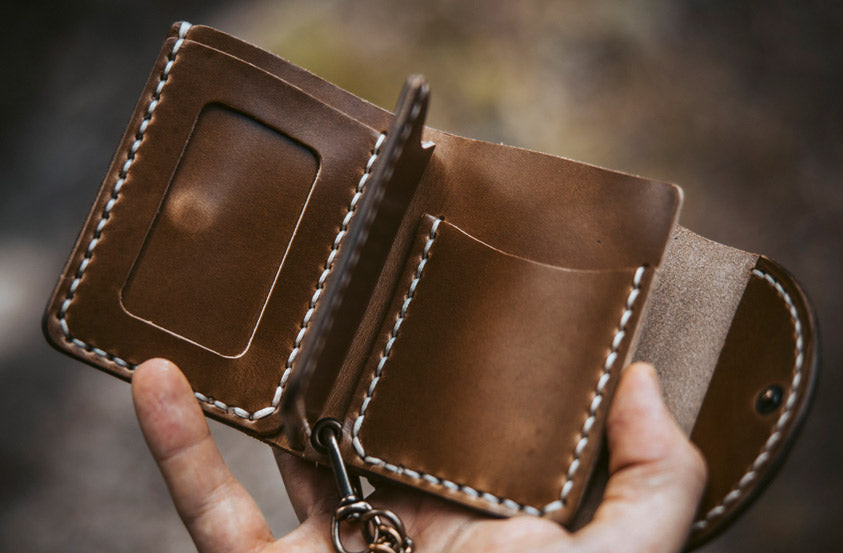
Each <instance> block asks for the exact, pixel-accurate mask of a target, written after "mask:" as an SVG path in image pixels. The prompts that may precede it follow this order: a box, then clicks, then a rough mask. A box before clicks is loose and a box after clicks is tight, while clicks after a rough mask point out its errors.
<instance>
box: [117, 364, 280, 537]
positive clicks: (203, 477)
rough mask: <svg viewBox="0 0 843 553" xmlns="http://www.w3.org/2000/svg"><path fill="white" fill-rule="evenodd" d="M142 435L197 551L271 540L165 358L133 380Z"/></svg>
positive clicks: (184, 383) (140, 369) (140, 368)
mask: <svg viewBox="0 0 843 553" xmlns="http://www.w3.org/2000/svg"><path fill="white" fill-rule="evenodd" d="M132 398H133V400H134V403H135V412H136V413H137V417H138V422H139V423H140V427H141V431H142V432H143V435H144V438H146V442H147V445H148V446H149V450H150V451H151V452H152V456H153V457H154V458H155V461H156V462H157V463H158V468H159V469H160V470H161V474H162V475H163V476H164V480H165V481H166V482H167V486H168V487H169V489H170V495H171V496H172V498H173V503H174V504H175V506H176V510H177V511H178V513H179V516H180V517H181V518H182V520H183V521H184V524H185V526H186V527H187V529H188V531H189V532H190V535H191V537H192V538H193V541H194V543H195V544H196V547H197V549H198V550H199V551H202V552H203V553H213V552H216V551H253V550H254V549H255V545H256V544H259V543H269V542H270V541H272V533H271V532H270V530H269V526H268V525H267V523H266V520H265V519H264V517H263V514H262V513H261V512H260V509H259V508H258V506H257V505H256V504H255V502H254V500H253V499H252V497H251V496H250V495H249V493H248V492H247V491H246V490H245V489H244V488H243V487H242V486H241V485H240V483H239V482H238V481H237V480H236V479H235V478H234V476H233V475H232V474H231V471H229V469H228V467H227V466H226V464H225V462H224V461H223V459H222V456H221V455H220V453H219V450H218V449H217V446H216V444H215V443H214V441H213V438H211V434H210V432H209V431H208V424H207V422H206V421H205V417H204V416H203V414H202V410H201V409H200V407H199V405H198V403H197V402H196V399H195V398H194V396H193V392H192V390H191V388H190V384H189V383H188V382H187V379H186V378H185V377H184V375H183V374H182V373H181V371H180V370H179V369H178V367H176V366H175V365H174V364H172V363H170V362H169V361H165V360H163V359H153V360H150V361H146V362H145V363H142V364H141V365H140V366H138V368H137V369H136V370H135V374H134V376H133V377H132Z"/></svg>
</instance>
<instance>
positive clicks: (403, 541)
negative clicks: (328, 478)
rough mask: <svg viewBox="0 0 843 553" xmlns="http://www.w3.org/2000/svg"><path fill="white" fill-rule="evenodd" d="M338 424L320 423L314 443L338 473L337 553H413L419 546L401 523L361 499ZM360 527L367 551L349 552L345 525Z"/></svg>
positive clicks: (333, 534) (333, 527) (334, 532)
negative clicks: (347, 464) (348, 467)
mask: <svg viewBox="0 0 843 553" xmlns="http://www.w3.org/2000/svg"><path fill="white" fill-rule="evenodd" d="M341 435H342V434H341V431H340V425H339V422H338V421H335V420H332V419H323V420H321V421H319V422H317V423H316V425H315V426H314V428H313V433H312V434H311V443H312V444H313V446H314V448H315V449H317V451H321V452H323V453H325V454H327V455H328V459H329V461H330V463H331V468H332V469H333V471H334V478H335V479H336V483H337V489H338V490H339V494H340V504H339V507H337V509H336V511H334V516H333V517H332V519H331V540H332V541H333V542H334V548H335V549H336V550H337V553H366V552H369V553H413V551H414V550H415V544H414V543H413V540H411V539H410V537H409V536H408V535H407V531H406V530H405V529H404V523H402V522H401V519H400V518H399V517H398V515H396V514H395V513H393V512H392V511H389V510H387V509H375V508H374V507H372V506H371V505H370V504H369V503H367V502H366V501H364V500H362V499H360V498H359V494H360V491H359V490H360V481H359V479H357V480H356V481H355V482H354V483H352V481H351V478H350V477H349V474H348V471H347V470H346V468H345V463H344V462H343V460H342V457H341V455H340V448H339V441H338V439H339V437H340V436H341ZM343 523H346V525H356V526H359V529H360V532H361V534H362V537H363V540H364V541H365V543H366V549H362V550H360V551H353V550H349V549H347V548H346V547H345V545H344V544H343V542H342V535H341V525H342V524H343Z"/></svg>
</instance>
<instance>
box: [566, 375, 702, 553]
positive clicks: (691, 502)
mask: <svg viewBox="0 0 843 553" xmlns="http://www.w3.org/2000/svg"><path fill="white" fill-rule="evenodd" d="M606 424H607V430H606V431H607V439H608V445H609V472H610V478H609V482H608V484H607V486H606V491H605V493H604V498H603V502H602V503H601V505H600V507H599V508H598V510H597V512H596V513H595V516H594V520H593V521H592V522H591V523H590V524H589V525H587V526H586V527H585V528H583V529H582V530H581V531H580V532H578V533H577V535H576V540H577V541H578V542H580V545H581V547H582V548H583V549H582V550H583V551H609V550H612V551H652V552H665V553H666V552H674V551H679V550H680V549H681V548H682V546H683V545H684V543H685V540H686V539H687V536H688V532H689V530H690V528H691V523H692V521H693V517H694V514H695V512H696V509H697V505H698V503H699V501H700V497H701V496H702V492H703V488H704V486H705V479H706V468H705V462H704V461H703V458H702V455H701V454H700V453H699V451H698V450H697V449H696V447H694V445H693V444H691V442H690V441H689V440H688V438H687V437H686V436H685V434H684V433H683V432H682V430H681V429H680V428H679V426H678V425H677V424H676V422H675V421H674V420H673V418H672V417H671V415H670V413H669V412H668V410H667V407H665V405H664V402H663V401H662V396H661V390H660V387H659V383H658V379H657V377H656V374H655V370H654V369H653V367H652V366H651V365H648V364H645V363H635V364H633V365H631V366H630V367H629V368H628V369H626V371H625V372H624V374H623V375H622V377H621V381H620V383H619V384H618V390H617V392H616V395H615V399H614V402H613V404H612V407H611V409H610V411H609V414H608V418H607V421H606Z"/></svg>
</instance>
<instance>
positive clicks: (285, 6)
mask: <svg viewBox="0 0 843 553" xmlns="http://www.w3.org/2000/svg"><path fill="white" fill-rule="evenodd" d="M2 10H3V16H4V17H3V22H4V23H3V26H4V29H3V33H2V38H0V40H2V41H3V42H2V52H3V62H2V63H3V69H4V71H3V74H4V76H5V78H4V79H3V80H2V81H1V82H0V87H2V88H0V91H1V92H0V107H2V123H0V190H1V191H2V202H0V406H1V407H0V415H2V420H3V421H4V422H3V425H2V426H0V550H3V551H38V552H54V551H55V552H58V551H63V552H66V551H106V550H107V551H135V550H156V551H161V552H167V551H183V550H186V549H187V550H189V549H190V548H191V545H190V541H189V538H188V536H187V534H186V532H185V531H184V530H183V529H182V528H181V525H180V523H179V521H178V519H177V517H176V515H175V512H174V510H173V509H172V507H171V506H170V505H169V500H168V498H167V495H166V490H165V489H164V486H163V483H162V482H161V481H160V477H159V476H158V473H157V471H156V469H155V467H154V466H153V465H152V462H151V460H150V459H149V458H148V455H147V453H146V451H145V447H144V444H143V441H142V438H141V436H140V433H139V431H138V429H137V426H136V423H135V422H134V416H133V412H132V408H131V400H130V396H129V388H128V386H126V385H125V384H124V383H122V382H118V381H117V380H116V379H113V378H110V377H107V376H105V375H103V374H101V373H99V372H97V371H94V370H91V369H90V368H88V367H86V366H83V365H82V364H80V363H76V362H73V361H71V360H69V359H65V358H64V357H62V356H60V355H58V354H56V353H54V352H53V351H52V350H50V349H49V348H48V347H47V346H46V344H45V343H44V341H43V339H42V338H41V336H40V332H39V330H38V327H39V319H40V316H41V309H42V307H43V305H44V304H45V302H46V300H47V297H48V295H49V293H50V291H51V288H52V286H53V284H54V279H55V278H56V276H57V275H58V274H59V271H60V270H61V267H62V264H63V263H64V261H65V259H66V255H67V254H68V252H69V251H70V248H71V246H72V244H73V240H74V239H75V236H76V233H77V232H78V230H79V228H80V226H81V223H82V221H83V219H84V217H85V216H86V214H87V211H88V208H89V205H90V202H91V201H92V200H93V198H94V196H95V194H96V192H97V189H98V186H99V183H100V180H101V178H102V175H103V173H104V172H105V169H106V167H107V165H108V162H109V160H110V156H111V155H112V153H113V151H114V149H115V148H116V146H117V143H118V141H119V139H120V136H121V134H122V132H123V126H124V125H125V122H126V121H127V119H128V117H129V115H130V113H131V110H132V108H133V106H134V103H135V101H136V99H137V95H138V93H139V92H140V90H141V88H142V86H143V83H144V82H145V79H146V76H147V72H148V71H149V68H150V66H151V64H152V61H153V59H154V57H155V55H156V53H157V51H158V48H159V46H160V42H161V39H162V38H163V36H164V33H165V32H166V30H167V28H168V25H169V24H170V23H171V22H172V21H174V20H177V19H187V20H190V21H192V22H194V23H205V24H210V25H214V26H216V27H219V28H221V29H223V30H225V31H228V32H231V33H233V34H235V35H238V36H240V37H242V38H245V39H247V40H249V41H251V42H254V43H256V44H258V45H260V46H262V47H265V48H267V49H272V50H274V51H276V52H277V53H279V54H280V55H282V56H284V57H287V58H288V59H291V60H293V61H295V62H297V63H299V64H300V65H303V66H305V67H307V68H309V69H311V70H312V71H314V72H316V73H317V74H320V75H322V76H324V77H326V78H328V79H329V80H332V81H334V82H336V83H338V84H340V85H341V86H343V87H345V88H348V89H350V90H352V91H353V92H355V93H358V94H360V95H362V96H363V97H366V98H368V99H370V100H372V101H374V102H376V103H379V104H381V105H384V106H386V107H391V106H392V104H393V102H394V100H395V97H396V96H397V93H398V91H399V89H400V85H401V83H402V81H403V78H404V76H405V75H406V74H408V73H411V72H421V73H424V74H426V75H427V76H428V78H429V80H430V81H431V86H432V90H433V100H432V102H433V103H432V108H431V113H430V117H429V122H430V124H431V125H433V126H436V127H439V128H443V129H445V130H448V131H453V132H455V133H458V134H462V135H465V136H472V137H476V138H483V139H486V140H491V141H502V142H506V143H509V144H513V145H517V146H522V147H526V148H531V149H537V150H542V151H546V152H549V153H554V154H559V155H564V156H566V157H571V158H574V159H578V160H582V161H586V162H590V163H594V164H598V165H603V166H606V167H610V168H614V169H620V170H624V171H628V172H632V173H638V174H642V175H645V176H648V177H652V178H658V179H663V180H667V181H671V182H676V183H678V184H680V185H682V186H683V188H684V189H685V206H684V208H683V215H682V223H683V224H684V225H685V226H687V227H689V228H691V229H693V230H695V231H696V232H698V233H700V234H702V235H704V236H707V237H710V238H713V239H715V240H717V241H720V242H724V243H727V244H730V245H733V246H737V247H740V248H743V249H747V250H753V251H758V252H763V253H766V254H768V255H770V256H771V257H773V258H774V259H776V260H778V261H779V262H781V263H782V264H783V265H784V266H786V267H788V268H789V269H790V270H791V271H792V272H793V273H795V274H796V275H797V276H798V277H799V278H800V279H801V281H802V283H803V285H804V286H805V288H806V289H807V291H808V293H809V294H810V296H811V297H812V299H813V301H814V303H815V305H816V307H817V309H818V313H819V320H820V329H821V331H822V334H823V336H824V338H825V340H824V345H823V352H822V358H823V359H822V365H823V367H822V368H823V373H822V375H821V382H820V386H819V393H818V396H817V402H816V405H815V408H814V410H813V413H812V416H811V418H810V419H809V420H808V423H807V425H806V427H805V430H804V434H803V436H802V438H801V439H800V441H799V442H798V443H797V445H796V447H795V449H794V451H793V452H792V455H791V457H790V459H789V461H788V462H787V464H786V465H785V467H784V469H783V471H782V473H781V475H780V476H779V478H778V479H777V480H776V481H775V482H774V484H773V485H772V486H771V487H770V489H769V490H768V491H767V492H766V493H765V494H764V495H763V496H762V497H761V499H760V500H759V502H758V503H757V504H756V505H755V506H754V507H753V508H752V509H751V511H750V512H748V513H747V514H746V515H745V516H744V517H743V518H742V519H741V521H740V522H739V523H738V524H737V525H735V526H734V527H733V528H732V529H731V530H729V531H728V532H727V533H726V534H725V535H724V536H722V537H721V538H719V539H718V540H716V541H714V542H713V543H711V544H710V545H709V546H707V547H706V548H705V549H704V551H706V552H719V551H724V552H725V551H732V552H739V551H764V552H765V553H773V552H777V551H782V552H784V551H788V552H792V551H833V550H839V548H840V544H841V543H843V529H841V526H840V524H839V520H840V516H841V511H843V509H841V508H843V499H841V497H843V494H842V493H841V492H843V473H841V471H839V466H840V464H841V460H843V425H841V422H843V417H841V410H840V407H839V401H838V398H839V397H841V394H842V393H843V376H841V374H840V373H839V371H838V369H839V367H840V365H841V361H843V347H841V345H842V344H841V340H840V339H839V336H840V335H841V332H843V320H841V313H843V305H841V303H842V302H841V295H840V293H839V292H838V285H839V282H840V281H841V278H842V277H843V271H841V255H840V253H841V232H840V230H839V226H840V223H841V221H843V194H841V187H840V175H841V172H843V155H841V154H843V141H841V138H843V132H841V131H843V129H841V127H843V113H841V111H843V108H841V105H843V104H841V101H840V98H841V97H843V38H841V33H840V29H841V25H842V24H843V11H842V10H841V8H840V7H838V5H836V4H833V3H830V2H821V1H819V0H806V1H802V2H795V1H794V2H784V1H761V0H752V1H748V2H741V3H735V2H730V1H727V0H714V1H708V2H702V1H698V0H686V1H684V2H673V1H668V0H646V1H639V2H623V1H621V0H617V1H613V2H610V1H595V2H574V1H565V2H550V1H538V0H532V1H527V2H505V1H497V2H485V3H482V5H481V4H479V3H472V2H455V3H450V2H445V1H441V0H433V1H428V2H426V3H425V4H424V5H417V4H415V3H412V2H408V1H401V2H398V1H393V2H376V1H374V0H366V1H358V2H339V1H334V2H320V1H311V2H307V1H304V0H299V1H286V2H270V1H249V2H222V1H214V2H199V1H184V0H181V1H171V2H164V1H156V2H151V3H148V4H146V5H140V4H139V3H136V2H128V1H126V0H120V1H112V2H101V1H94V0H87V1H79V2H75V3H51V2H45V1H31V2H28V3H22V4H20V5H17V6H15V7H10V6H7V5H4V7H3V8H2ZM212 426H213V431H214V433H215V435H216V436H217V438H218V439H219V441H220V442H221V444H222V449H223V451H224V455H225V457H226V458H227V459H228V460H229V462H230V463H231V465H232V467H233V469H234V471H235V473H236V474H237V475H238V476H239V477H240V478H241V479H243V480H244V481H245V483H246V485H247V487H248V488H249V489H250V490H251V491H252V492H253V493H254V494H255V495H256V496H257V499H258V502H259V503H260V504H261V505H262V507H263V508H264V510H265V511H266V513H267V515H268V517H269V519H270V521H271V523H272V525H273V528H274V530H275V531H276V532H279V533H281V532H285V531H287V530H289V529H290V528H292V526H293V524H294V517H293V516H292V513H291V512H290V509H289V505H288V503H287V501H286V498H285V495H284V491H283V487H282V484H281V482H280V479H279V478H278V477H277V473H276V469H275V466H274V462H273V460H272V457H271V454H270V452H269V451H268V449H267V448H266V447H264V446H262V445H261V444H259V443H258V442H256V441H254V440H251V439H249V438H246V437H243V436H242V435H240V434H238V433H236V432H234V431H231V430H229V429H227V428H224V427H222V426H221V425H219V424H216V423H212Z"/></svg>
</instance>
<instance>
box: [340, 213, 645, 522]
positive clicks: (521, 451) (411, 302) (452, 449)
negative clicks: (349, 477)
mask: <svg viewBox="0 0 843 553" xmlns="http://www.w3.org/2000/svg"><path fill="white" fill-rule="evenodd" d="M649 280H650V271H647V269H646V267H643V266H642V267H629V268H619V269H617V270H572V269H566V268H561V267H554V266H551V265H546V264H542V263H536V262H533V261H530V260H527V259H523V258H520V257H517V256H513V255H509V254H507V253H505V252H502V251H500V250H497V249H495V248H493V247H492V246H490V245H488V244H485V243H483V242H480V241H479V240H477V239H475V238H473V237H471V236H470V235H468V234H467V233H465V232H463V231H462V230H460V229H459V228H457V227H455V226H453V225H451V224H449V223H448V221H443V220H439V219H434V218H432V217H430V216H426V217H425V218H424V221H423V223H422V225H421V230H420V232H419V234H418V236H417V238H416V242H415V244H414V246H413V250H412V252H411V255H410V258H409V261H408V263H407V267H406V268H405V271H404V273H403V276H402V280H401V282H400V283H399V286H398V289H397V293H396V296H395V298H394V299H393V303H392V307H391V308H390V311H389V313H388V315H387V318H386V321H385V322H384V325H383V328H382V330H381V334H380V336H379V338H378V340H377V341H376V343H375V346H374V349H373V353H372V354H371V356H370V358H369V360H368V362H367V366H366V369H365V370H364V372H363V376H362V378H361V381H360V383H359V386H358V390H357V394H356V396H355V398H354V400H353V401H352V404H351V409H350V412H349V414H348V419H349V420H351V421H352V422H353V426H352V429H351V433H352V441H353V451H349V452H348V453H349V454H350V455H349V456H350V458H353V460H354V461H353V462H354V463H355V464H356V465H357V466H358V467H360V468H362V469H365V470H367V471H371V472H375V473H378V474H381V475H383V476H388V477H390V478H392V479H396V480H399V481H404V482H407V483H411V484H414V485H416V486H420V487H422V488H429V489H431V490H435V491H437V492H439V493H444V494H445V495H448V496H452V497H453V499H455V500H458V501H460V502H462V503H465V504H467V505H471V506H475V507H478V508H482V509H484V510H486V511H492V512H499V513H501V514H510V515H511V514H517V513H519V512H523V513H529V514H535V515H547V516H550V517H552V518H554V519H557V520H560V521H562V522H564V521H566V520H567V519H568V518H569V517H570V515H571V514H572V512H573V510H574V509H575V507H576V505H577V503H578V501H579V498H580V496H581V494H582V491H583V485H584V482H585V481H586V480H587V479H588V477H589V474H590V472H591V470H592V469H593V466H594V462H595V460H596V457H597V453H598V451H599V445H600V440H601V434H602V425H603V419H604V416H605V412H606V409H607V407H608V403H609V399H610V397H611V395H612V392H613V390H614V386H615V382H616V377H617V375H618V374H619V371H620V369H621V368H622V363H623V361H624V359H625V357H626V352H627V350H628V344H629V342H630V339H631V337H632V334H633V330H634V328H635V324H636V322H637V320H638V313H639V311H640V308H641V306H642V305H643V302H644V297H643V296H644V295H645V292H646V288H647V286H648V284H649ZM525 473H529V475H530V478H524V476H523V475H524V474H525Z"/></svg>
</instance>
